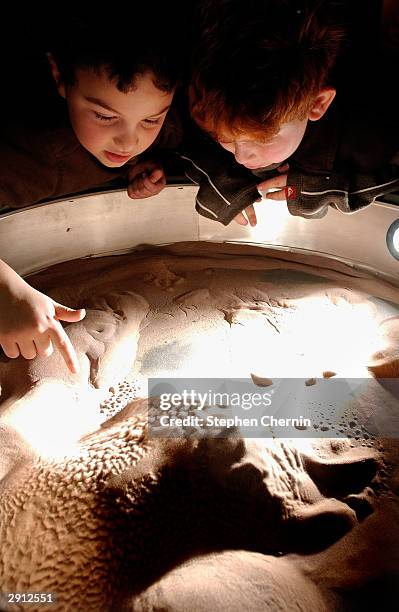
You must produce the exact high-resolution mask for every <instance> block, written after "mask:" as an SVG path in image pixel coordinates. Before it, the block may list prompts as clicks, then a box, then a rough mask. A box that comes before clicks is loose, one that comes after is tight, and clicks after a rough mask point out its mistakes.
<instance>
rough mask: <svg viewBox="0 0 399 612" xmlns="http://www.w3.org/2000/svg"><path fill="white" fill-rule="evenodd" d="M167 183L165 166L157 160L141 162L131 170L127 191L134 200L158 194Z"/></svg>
mask: <svg viewBox="0 0 399 612" xmlns="http://www.w3.org/2000/svg"><path fill="white" fill-rule="evenodd" d="M165 185H166V178H165V173H164V171H163V168H162V167H161V166H160V165H159V164H158V163H156V162H152V161H146V162H139V163H138V164H136V165H135V166H134V167H133V168H132V169H131V170H130V172H129V186H128V188H127V193H128V196H129V197H130V198H132V199H133V200H135V199H139V200H141V199H142V198H149V197H151V196H154V195H157V194H158V193H160V192H161V191H162V189H163V188H164V187H165Z"/></svg>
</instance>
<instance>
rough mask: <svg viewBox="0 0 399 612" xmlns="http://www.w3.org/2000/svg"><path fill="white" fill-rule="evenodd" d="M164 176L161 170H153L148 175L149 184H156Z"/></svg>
mask: <svg viewBox="0 0 399 612" xmlns="http://www.w3.org/2000/svg"><path fill="white" fill-rule="evenodd" d="M163 176H164V173H163V170H162V169H161V168H155V170H153V171H152V172H151V174H150V181H151V183H157V182H158V181H160V180H161V179H162V178H163Z"/></svg>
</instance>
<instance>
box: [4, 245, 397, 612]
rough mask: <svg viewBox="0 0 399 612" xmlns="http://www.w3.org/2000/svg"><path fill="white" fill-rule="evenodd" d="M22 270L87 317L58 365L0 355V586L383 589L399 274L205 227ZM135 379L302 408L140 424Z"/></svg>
mask: <svg viewBox="0 0 399 612" xmlns="http://www.w3.org/2000/svg"><path fill="white" fill-rule="evenodd" d="M30 282H31V283H32V284H33V285H34V286H35V287H36V288H38V289H40V290H43V291H45V292H46V293H47V294H49V295H51V296H52V297H54V298H55V299H56V300H57V301H59V302H61V303H64V304H67V305H70V306H73V307H85V308H86V309H87V316H86V318H85V319H84V320H83V321H82V322H80V323H77V324H71V325H68V326H67V327H66V329H67V332H68V334H69V335H70V337H71V339H72V341H73V343H74V346H75V348H76V350H77V352H78V356H79V360H80V365H81V371H80V373H79V374H78V375H72V374H70V373H69V372H68V371H67V369H66V366H65V364H64V362H63V360H62V359H61V357H60V355H58V354H54V355H53V356H52V357H51V358H48V359H40V358H37V359H35V360H34V361H32V362H28V361H25V360H23V359H18V360H7V359H5V358H3V359H2V360H0V387H1V394H0V443H1V452H0V494H1V498H0V591H2V592H3V593H5V592H8V591H26V592H28V591H29V592H36V593H37V592H46V593H50V592H53V593H55V594H56V598H57V601H56V603H54V604H53V605H52V606H51V607H50V608H49V609H54V610H71V609H76V610H80V609H82V610H89V611H91V610H93V611H96V610H111V609H115V610H123V609H126V610H154V609H167V610H176V611H178V610H179V611H180V610H190V611H191V610H193V611H194V610H204V611H205V610H237V611H238V610H242V609H245V608H248V609H249V610H280V609H291V608H292V609H305V608H306V609H309V610H336V609H342V610H347V609H362V610H364V609H374V608H373V606H374V605H377V603H378V602H382V603H383V606H385V605H386V606H388V605H389V604H388V603H385V602H388V601H389V597H390V596H391V595H392V593H393V592H394V591H395V580H396V581H397V578H398V577H399V559H398V554H399V553H398V551H399V520H398V510H397V505H396V502H397V495H398V493H399V471H398V465H399V444H398V442H397V439H398V438H399V402H398V396H399V385H398V384H397V383H398V378H397V377H399V368H398V361H399V351H398V349H397V346H398V340H399V289H398V288H396V287H394V286H393V285H390V284H389V283H387V282H384V281H381V280H378V279H375V278H373V277H369V276H368V275H367V274H366V273H363V272H359V271H356V270H353V269H352V268H350V267H348V266H346V265H344V264H342V263H337V262H335V263H334V262H332V261H331V260H330V261H329V260H326V259H323V258H320V257H316V256H311V255H300V256H299V255H296V256H295V257H294V256H293V255H292V254H288V253H282V252H278V251H271V250H267V251H266V250H263V249H260V248H257V247H249V246H244V245H218V244H206V243H181V244H177V245H172V246H169V247H163V248H151V249H150V248H149V249H143V250H141V251H139V252H136V253H134V254H132V255H129V256H119V257H108V258H101V259H92V260H84V261H78V262H68V263H66V264H61V265H58V266H54V267H52V268H51V269H49V270H47V271H44V272H41V273H40V274H37V275H35V276H33V277H31V279H30ZM151 377H183V378H184V377H186V378H192V377H202V378H223V379H224V378H229V379H232V378H240V379H248V380H252V381H253V382H254V383H255V386H256V388H257V389H259V390H261V391H265V392H266V391H268V390H270V391H271V390H273V392H275V393H276V395H275V397H279V398H280V400H279V402H280V403H278V402H275V406H274V408H273V410H274V413H275V414H276V415H277V413H278V412H279V411H278V410H276V404H278V406H279V410H280V407H281V405H282V403H283V404H284V402H285V404H284V405H287V403H289V405H290V406H300V407H301V409H300V412H301V413H302V414H306V415H308V416H310V417H311V425H310V426H307V427H305V428H301V429H300V430H299V429H297V430H296V431H294V433H292V431H291V430H290V432H289V434H287V435H285V436H282V432H281V430H279V429H278V428H274V427H269V428H267V431H266V430H265V432H264V435H263V436H262V437H259V435H258V437H249V436H248V431H247V430H245V429H243V430H241V431H240V430H239V431H236V430H231V431H224V432H223V428H221V431H220V432H219V433H220V434H221V436H222V437H220V436H219V437H216V438H215V437H214V438H208V437H207V435H206V432H205V433H204V431H202V430H201V427H197V428H193V427H191V426H190V427H181V428H180V429H179V428H178V429H177V430H176V432H175V433H176V435H178V436H179V437H177V438H172V439H163V438H156V437H154V436H153V430H154V429H153V425H152V430H151V429H150V431H149V430H148V419H149V418H150V424H151V423H153V421H154V419H155V418H156V417H154V416H153V415H157V414H159V404H157V402H156V401H155V403H154V402H152V404H151V408H150V410H148V405H147V400H146V397H147V395H148V391H147V381H148V378H151ZM287 379H292V380H291V382H290V385H289V387H287V384H286V382H285V383H284V381H287ZM282 381H283V382H282ZM283 383H284V384H285V386H282V385H283ZM286 389H288V391H286ZM326 394H328V397H329V401H328V402H327V403H326V401H325V397H326ZM281 397H282V398H283V400H281ZM193 410H194V409H193ZM206 410H208V408H207V409H206ZM194 412H195V410H194ZM171 414H174V415H175V416H179V415H180V416H181V414H182V413H181V411H180V409H179V408H176V409H175V411H174V412H173V413H171ZM151 419H152V420H151ZM216 433H217V432H216ZM249 435H251V432H250V434H249ZM381 550H383V551H384V554H382V553H381ZM238 577H239V578H238ZM226 584H227V585H229V586H226ZM204 585H207V586H206V587H204ZM204 588H206V592H205V590H204ZM395 594H396V595H397V593H395ZM3 599H7V596H3ZM367 605H370V608H367ZM39 608H40V606H37V607H35V606H34V604H30V606H29V607H28V606H21V605H20V606H19V607H18V606H15V605H14V606H12V605H10V604H7V601H5V602H3V601H2V602H1V603H0V609H5V610H8V609H10V610H12V609H31V610H34V609H39ZM383 609H390V608H389V607H383ZM392 609H395V608H394V607H393V608H392Z"/></svg>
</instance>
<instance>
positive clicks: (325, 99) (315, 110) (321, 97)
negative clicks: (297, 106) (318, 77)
mask: <svg viewBox="0 0 399 612" xmlns="http://www.w3.org/2000/svg"><path fill="white" fill-rule="evenodd" d="M335 94H336V91H335V89H334V88H333V87H324V89H321V90H320V91H319V93H318V94H317V96H316V98H315V99H314V100H313V104H312V107H311V109H310V111H309V116H308V119H309V120H310V121H317V120H318V119H321V118H322V116H323V115H324V113H325V112H326V110H327V109H328V107H329V106H330V104H331V102H332V101H333V100H334V98H335Z"/></svg>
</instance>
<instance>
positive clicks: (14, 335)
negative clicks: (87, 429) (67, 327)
mask: <svg viewBox="0 0 399 612" xmlns="http://www.w3.org/2000/svg"><path fill="white" fill-rule="evenodd" d="M85 314H86V313H85V311H84V310H83V309H80V310H73V309H72V308H68V307H66V306H63V305H62V304H58V303H57V302H55V301H54V300H52V299H51V298H49V297H47V296H46V295H44V294H43V293H40V291H37V290H36V289H33V287H31V286H30V285H28V283H26V282H25V281H24V280H23V279H22V278H21V277H20V276H19V275H18V274H17V273H16V272H14V270H12V269H11V268H10V267H9V266H8V265H7V264H6V263H5V262H4V261H1V260H0V346H1V347H2V348H3V350H4V353H5V354H6V355H7V356H8V357H10V358H12V359H14V358H16V357H19V355H22V356H23V357H25V359H33V358H34V357H36V355H40V356H42V357H48V356H50V355H51V354H52V352H53V345H54V346H56V347H57V348H58V349H59V351H60V353H61V355H62V357H63V359H64V360H65V363H66V364H67V366H68V368H69V369H70V371H71V372H73V373H76V372H78V371H79V362H78V359H77V356H76V353H75V350H74V348H73V346H72V343H71V341H70V339H69V337H68V336H67V334H66V333H65V331H64V329H63V327H62V325H61V323H60V322H59V321H69V322H75V321H81V320H82V319H83V317H84V316H85Z"/></svg>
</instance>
